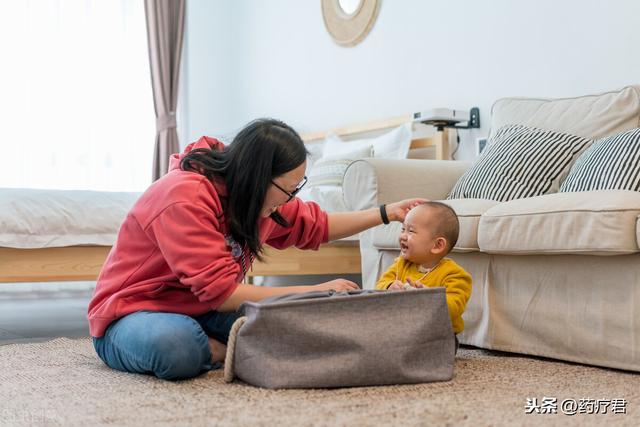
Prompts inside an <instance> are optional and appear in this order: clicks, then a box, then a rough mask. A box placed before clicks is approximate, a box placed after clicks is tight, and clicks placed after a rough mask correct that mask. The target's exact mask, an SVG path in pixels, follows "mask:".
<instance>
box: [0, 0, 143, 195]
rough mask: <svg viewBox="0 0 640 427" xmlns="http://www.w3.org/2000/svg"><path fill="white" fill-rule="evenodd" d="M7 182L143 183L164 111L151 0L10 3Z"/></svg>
mask: <svg viewBox="0 0 640 427" xmlns="http://www.w3.org/2000/svg"><path fill="white" fill-rule="evenodd" d="M0 37H1V38H2V41H0V45H1V46H2V58H3V60H2V62H1V63H0V94H1V95H0V148H1V149H2V156H3V162H2V167H0V187H25V188H54V189H90V190H106V191H142V190H144V189H145V188H146V187H147V186H148V185H149V184H150V183H151V167H152V157H153V140H154V135H155V115H154V110H153V98H152V92H151V81H150V73H149V56H148V53H147V39H146V29H145V15H144V2H143V1H142V0H10V1H1V2H0Z"/></svg>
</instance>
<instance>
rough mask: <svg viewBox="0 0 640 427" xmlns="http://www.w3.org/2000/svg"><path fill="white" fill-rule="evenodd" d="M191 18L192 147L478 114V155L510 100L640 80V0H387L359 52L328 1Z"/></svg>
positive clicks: (215, 7)
mask: <svg viewBox="0 0 640 427" xmlns="http://www.w3.org/2000/svg"><path fill="white" fill-rule="evenodd" d="M187 19H188V21H187V27H188V30H187V31H188V34H187V41H186V44H185V51H186V57H185V59H186V60H185V64H184V65H185V70H186V72H185V73H183V77H184V78H185V80H186V90H184V91H183V93H181V96H183V97H184V98H183V100H182V101H183V102H182V107H183V111H182V116H183V117H185V116H186V117H187V122H186V123H184V124H183V126H182V127H183V132H182V134H183V143H184V142H186V141H185V139H188V140H193V139H195V138H197V137H198V136H200V135H202V134H210V135H222V134H227V135H231V134H233V133H234V132H235V131H236V130H237V129H238V128H240V127H241V126H242V125H244V124H245V123H246V122H248V121H250V120H251V119H253V118H256V117H260V116H271V117H276V118H279V119H282V120H284V121H286V122H288V123H290V124H292V125H293V126H294V127H296V128H297V129H298V130H300V131H311V130H323V129H327V128H331V127H335V126H339V125H344V124H349V123H357V122H363V121H369V120H374V119H382V118H387V117H393V116H398V115H402V114H406V113H411V112H413V111H417V110H422V109H428V108H434V107H450V108H456V109H468V108H470V107H472V106H478V107H480V111H481V121H482V130H480V131H473V132H470V131H464V132H462V133H461V137H462V147H461V149H460V151H459V155H458V158H461V159H468V158H472V157H473V144H472V141H473V139H475V138H476V137H477V136H481V135H486V133H487V132H488V125H489V117H490V107H491V104H492V103H493V101H494V100H495V99H497V98H499V97H503V96H515V95H517V96H536V97H562V96H575V95H581V94H586V93H594V92H598V91H603V90H609V89H613V88H617V87H621V86H625V85H628V84H637V83H640V55H639V54H638V46H640V31H638V28H639V26H640V2H638V1H635V0H611V1H605V0H602V1H598V0H564V1H559V0H537V1H533V0H526V1H525V0H520V1H513V0H511V1H510V0H475V1H474V0H460V1H446V0H440V1H435V0H383V1H382V5H381V9H380V14H379V16H378V20H377V22H376V24H375V26H374V28H373V30H372V31H371V33H370V34H369V36H368V37H367V38H366V39H365V40H364V41H363V42H362V43H361V44H359V45H358V46H356V47H352V48H343V47H340V46H338V45H336V44H335V43H333V41H332V40H331V38H330V37H329V35H328V34H327V32H326V30H325V28H324V24H323V21H322V13H321V9H320V0H268V1H263V0H228V1H224V0H216V1H209V0H188V18H187Z"/></svg>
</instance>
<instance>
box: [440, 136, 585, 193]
mask: <svg viewBox="0 0 640 427" xmlns="http://www.w3.org/2000/svg"><path fill="white" fill-rule="evenodd" d="M491 139H492V140H491V143H490V145H489V147H488V148H487V149H486V150H485V151H484V153H482V156H480V158H479V159H478V161H477V162H476V163H475V164H474V165H473V166H472V167H471V169H469V170H468V171H467V172H466V173H465V174H464V175H463V176H462V177H460V179H459V180H458V182H457V183H456V185H455V186H454V187H453V189H452V190H451V193H450V194H449V198H451V199H462V198H477V199H490V200H497V201H501V202H502V201H508V200H513V199H520V198H522V197H533V196H539V195H542V194H547V193H557V192H558V189H559V188H560V182H561V181H562V180H563V179H564V177H565V176H566V175H567V173H568V172H569V169H570V168H571V165H572V163H573V162H574V161H575V159H577V158H578V156H579V155H580V154H581V153H582V152H583V151H584V150H585V149H586V148H587V147H588V146H589V145H590V144H591V143H593V140H591V139H587V138H582V137H579V136H575V135H569V134H566V133H561V132H554V131H550V130H543V129H538V128H530V127H527V126H522V125H508V126H504V127H502V128H501V129H500V130H498V132H496V133H495V134H494V135H493V136H492V137H491Z"/></svg>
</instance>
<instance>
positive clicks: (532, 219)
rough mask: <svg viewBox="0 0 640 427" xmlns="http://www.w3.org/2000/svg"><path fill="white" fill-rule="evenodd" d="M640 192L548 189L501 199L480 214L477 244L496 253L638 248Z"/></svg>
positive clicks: (612, 252) (613, 251)
mask: <svg viewBox="0 0 640 427" xmlns="http://www.w3.org/2000/svg"><path fill="white" fill-rule="evenodd" d="M639 215H640V193H638V192H635V191H624V190H605V191H585V192H578V193H556V194H547V195H544V196H539V197H532V198H528V199H519V200H512V201H510V202H506V203H500V204H498V205H496V206H494V207H493V208H491V209H489V210H488V211H487V212H485V214H484V215H483V216H482V218H480V224H479V226H478V245H479V247H480V250H481V251H483V252H487V253H495V254H589V255H618V254H630V253H635V252H640V250H639V249H638V236H637V234H636V227H637V219H638V216H639Z"/></svg>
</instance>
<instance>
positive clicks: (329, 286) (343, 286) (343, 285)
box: [312, 279, 360, 292]
mask: <svg viewBox="0 0 640 427" xmlns="http://www.w3.org/2000/svg"><path fill="white" fill-rule="evenodd" d="M312 288H313V290H314V291H329V290H334V291H337V292H343V291H353V290H355V289H360V287H359V286H358V285H356V284H355V283H353V282H352V281H351V280H347V279H336V280H331V281H330V282H325V283H320V284H319V285H314V286H312Z"/></svg>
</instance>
